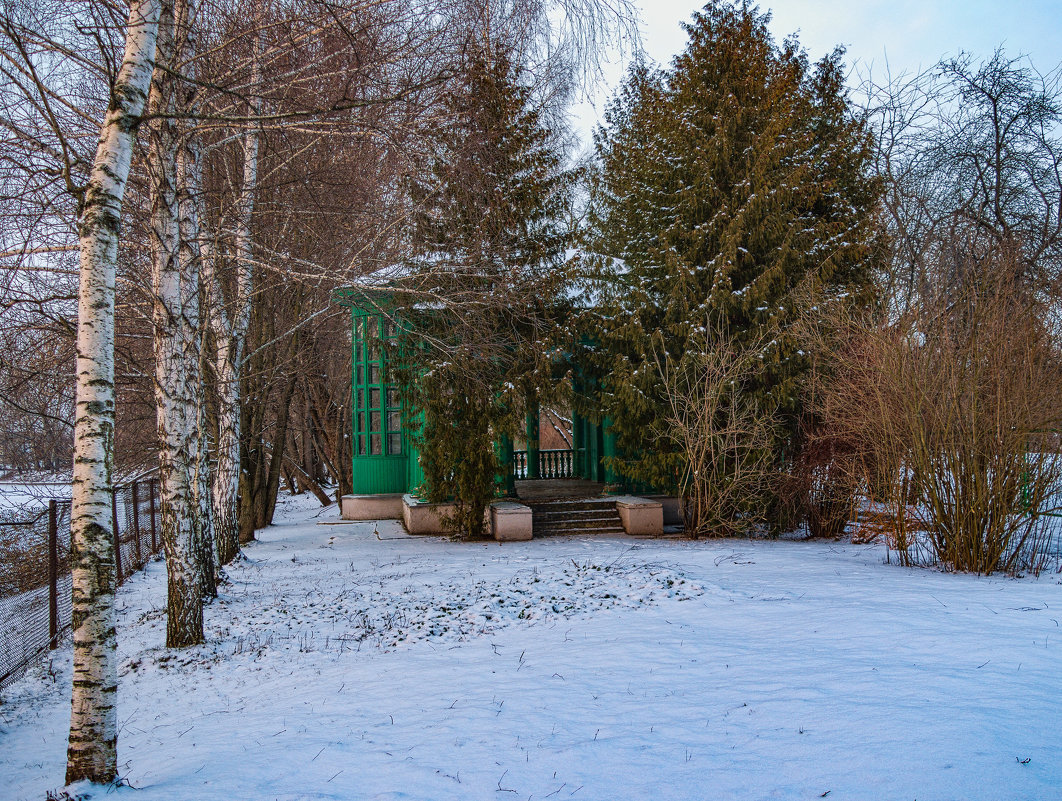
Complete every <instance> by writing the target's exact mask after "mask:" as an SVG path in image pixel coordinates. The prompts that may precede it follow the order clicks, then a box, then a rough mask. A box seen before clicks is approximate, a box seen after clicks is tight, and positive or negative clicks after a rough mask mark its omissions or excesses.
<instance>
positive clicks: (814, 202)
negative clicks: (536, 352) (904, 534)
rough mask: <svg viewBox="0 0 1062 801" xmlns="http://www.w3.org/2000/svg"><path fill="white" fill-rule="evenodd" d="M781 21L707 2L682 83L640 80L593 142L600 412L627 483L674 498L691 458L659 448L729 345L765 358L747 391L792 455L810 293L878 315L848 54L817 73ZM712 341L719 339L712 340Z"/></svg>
mask: <svg viewBox="0 0 1062 801" xmlns="http://www.w3.org/2000/svg"><path fill="white" fill-rule="evenodd" d="M768 22H769V15H767V14H760V13H758V12H757V11H756V10H755V9H749V8H748V7H747V6H744V5H733V4H731V3H729V2H712V3H709V5H707V6H706V7H705V9H704V11H703V12H701V13H698V14H696V15H695V17H694V20H693V22H692V23H690V24H688V25H687V26H686V29H687V32H688V33H689V43H688V45H687V47H686V50H685V51H684V52H683V53H682V54H681V55H679V56H678V57H677V58H676V59H675V61H674V63H673V65H672V67H671V68H670V69H669V70H666V71H662V70H650V69H648V68H646V67H645V66H642V65H636V66H635V68H634V69H633V70H632V71H631V73H630V75H629V77H628V80H627V83H626V85H625V87H624V88H623V89H622V90H621V92H620V93H619V95H618V96H617V98H616V99H615V101H614V102H613V104H612V106H611V108H610V109H609V110H608V113H607V114H606V118H605V123H604V125H603V126H602V128H601V129H599V131H598V133H597V135H596V137H595V139H596V145H597V155H598V170H597V174H596V178H595V185H594V195H593V202H592V217H591V240H592V243H593V245H592V249H593V250H595V251H596V252H597V253H598V254H600V255H602V256H604V257H606V258H605V261H604V267H603V269H605V270H606V272H607V273H608V277H609V279H610V280H609V286H610V287H611V291H609V292H608V293H606V298H605V300H604V302H603V303H602V304H600V305H599V306H598V308H597V309H596V310H595V313H594V315H593V316H592V320H591V322H592V324H593V326H594V327H595V329H596V330H595V331H594V333H593V334H592V338H593V339H594V340H596V341H598V342H599V344H600V348H597V349H595V356H594V360H595V362H596V368H597V372H598V380H599V381H600V382H601V386H602V392H601V400H602V402H603V406H604V408H603V412H604V413H605V414H606V415H607V416H608V417H610V418H611V421H612V431H613V432H614V433H615V434H616V436H617V445H618V448H619V451H620V453H625V454H627V455H628V458H626V459H624V460H621V462H620V464H618V465H617V467H618V468H619V469H620V471H621V472H622V473H624V474H625V475H626V476H627V477H628V478H629V479H632V480H634V481H637V482H642V483H646V484H650V485H653V486H655V487H657V488H659V489H662V490H669V491H676V490H677V489H678V486H677V485H678V482H679V479H680V476H681V475H682V470H683V466H684V465H683V463H684V460H685V457H684V454H682V453H681V452H679V451H678V450H677V449H673V450H669V449H668V448H666V447H648V448H647V447H645V441H646V437H647V436H651V435H652V432H653V431H660V430H662V429H661V426H662V425H664V420H665V418H666V409H667V404H666V402H665V396H664V391H665V390H664V386H663V381H662V379H661V375H660V371H659V370H658V369H657V368H656V365H657V363H658V362H659V360H660V359H661V358H663V357H664V356H665V355H666V357H667V359H668V360H669V363H671V364H672V365H673V366H676V365H677V368H678V369H680V370H681V369H683V364H684V362H683V360H684V359H685V360H687V361H688V360H689V359H691V358H694V357H697V356H698V355H699V354H704V353H705V352H708V351H709V350H710V344H711V339H712V337H713V336H715V335H717V333H718V332H720V331H722V332H725V334H726V336H727V337H729V338H731V339H732V340H733V341H734V343H735V346H738V347H741V348H745V347H747V346H748V345H750V344H751V343H760V342H762V343H764V344H763V346H762V348H761V350H760V351H759V357H758V358H759V359H761V360H762V369H760V370H757V371H755V372H754V373H753V374H752V376H751V377H750V378H749V379H748V380H747V382H746V385H745V386H743V387H742V388H741V389H742V391H743V392H744V393H746V394H747V395H748V396H751V397H753V398H755V400H756V402H757V403H758V404H759V406H760V408H761V409H762V410H763V411H764V413H765V414H771V415H776V416H777V418H776V419H778V420H779V421H780V425H779V426H778V431H777V434H776V437H775V445H774V448H775V451H776V457H777V461H778V463H779V464H783V463H784V461H785V459H786V458H787V457H788V456H789V455H790V452H791V451H792V449H793V448H794V447H795V444H796V443H795V432H796V429H797V425H796V423H797V419H798V416H799V412H800V379H801V376H802V374H803V373H804V372H805V371H806V369H807V367H808V365H807V363H806V359H805V357H804V355H803V353H802V351H801V349H800V343H798V342H796V341H794V338H793V336H792V334H791V333H790V326H791V324H792V322H793V320H794V315H795V313H796V311H797V309H796V301H795V299H794V298H795V296H796V293H795V292H794V290H796V289H797V288H798V287H803V288H805V294H807V293H812V294H814V293H819V294H821V293H828V294H834V295H836V294H840V293H845V292H847V293H850V294H852V295H857V296H860V297H862V298H865V297H866V296H867V293H868V285H869V274H870V271H869V267H870V262H871V259H872V258H873V256H874V253H875V244H874V243H875V233H874V231H875V228H874V220H873V208H874V204H875V201H876V197H877V186H876V183H875V181H874V179H873V178H872V177H871V173H870V169H869V167H870V156H871V141H870V138H869V136H868V134H867V133H866V130H865V128H864V126H863V124H862V122H861V121H860V120H859V119H858V118H857V117H856V116H855V115H854V114H853V112H852V109H851V108H850V106H849V104H848V102H847V99H846V97H845V93H844V88H843V82H842V75H841V55H842V53H841V51H836V52H834V53H833V54H831V55H830V56H828V57H826V58H825V59H823V60H822V61H820V62H819V63H818V64H817V65H815V66H814V67H811V66H810V65H809V63H808V60H807V57H806V55H805V54H804V52H803V51H802V50H801V49H800V48H799V46H798V44H797V42H796V41H795V40H794V39H787V40H786V41H785V42H783V43H782V44H781V45H780V46H779V45H777V44H776V43H775V41H774V40H773V38H772V37H771V35H770V33H769V31H768V28H767V24H768ZM713 332H715V333H713Z"/></svg>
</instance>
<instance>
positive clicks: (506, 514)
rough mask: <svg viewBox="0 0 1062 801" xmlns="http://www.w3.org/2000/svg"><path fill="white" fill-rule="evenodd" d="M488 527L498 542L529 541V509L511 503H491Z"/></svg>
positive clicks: (519, 504)
mask: <svg viewBox="0 0 1062 801" xmlns="http://www.w3.org/2000/svg"><path fill="white" fill-rule="evenodd" d="M490 527H491V529H492V530H493V532H494V539H496V540H497V541H498V542H525V541H527V540H529V539H531V507H530V506H524V505H523V504H521V503H513V502H511V501H498V502H496V503H493V504H491V507H490Z"/></svg>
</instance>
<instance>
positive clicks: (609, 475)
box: [601, 417, 620, 493]
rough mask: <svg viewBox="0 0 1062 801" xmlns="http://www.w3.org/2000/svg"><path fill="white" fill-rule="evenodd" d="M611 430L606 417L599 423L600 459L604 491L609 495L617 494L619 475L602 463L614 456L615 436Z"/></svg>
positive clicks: (609, 421)
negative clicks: (601, 434)
mask: <svg viewBox="0 0 1062 801" xmlns="http://www.w3.org/2000/svg"><path fill="white" fill-rule="evenodd" d="M611 428H612V421H611V420H610V419H609V418H607V417H606V418H605V419H604V420H602V421H601V430H602V432H603V436H602V448H601V458H602V465H603V467H604V479H605V484H606V486H605V491H606V492H609V493H619V492H620V485H619V474H618V473H617V472H616V471H615V470H614V469H613V468H612V467H611V466H609V465H608V463H607V462H605V461H604V460H606V459H608V458H610V457H615V456H616V435H615V434H613V433H612V432H611V431H610V429H611Z"/></svg>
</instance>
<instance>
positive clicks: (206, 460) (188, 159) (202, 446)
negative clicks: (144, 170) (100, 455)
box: [177, 45, 218, 598]
mask: <svg viewBox="0 0 1062 801" xmlns="http://www.w3.org/2000/svg"><path fill="white" fill-rule="evenodd" d="M188 50H189V51H191V50H192V46H191V45H189V47H188ZM201 169H202V164H201V161H200V154H199V144H198V141H197V140H196V138H195V137H194V136H191V135H189V132H186V133H185V136H183V137H182V139H181V143H180V150H179V151H178V155H177V175H178V180H179V184H178V189H177V197H178V203H177V210H178V215H179V217H180V226H179V230H180V245H179V247H178V251H177V254H178V256H177V258H178V262H179V263H180V270H181V275H182V277H183V280H184V281H186V282H187V285H188V286H189V288H190V287H191V286H195V288H196V294H195V298H194V299H189V300H190V302H191V306H192V308H190V309H189V310H188V312H187V313H186V314H185V318H186V319H187V320H188V321H189V325H190V326H191V332H190V333H191V334H192V336H193V338H194V340H195V342H196V346H195V349H196V355H197V362H196V371H195V378H196V381H195V385H194V387H193V389H194V392H195V412H194V414H195V425H194V430H195V432H196V443H197V448H196V452H195V457H194V460H193V461H192V465H191V468H192V492H193V496H194V499H195V500H194V509H193V516H194V524H195V536H196V549H197V551H198V553H199V562H200V567H201V569H200V577H201V579H202V585H201V589H202V593H203V596H204V597H208V598H216V597H217V594H218V589H217V581H216V577H215V567H216V565H217V558H216V554H215V552H214V527H213V517H214V515H213V510H212V508H211V497H210V486H211V472H210V449H209V443H208V439H207V434H206V432H207V415H206V383H205V381H204V372H203V366H204V361H205V358H206V357H205V353H206V348H205V345H206V334H207V329H208V326H206V325H202V324H201V320H202V317H203V315H202V312H203V307H204V303H203V301H204V297H203V291H202V289H203V287H202V282H201V277H202V275H201V270H200V266H201V265H202V263H203V261H202V249H201V238H200V220H201V215H200V211H199V206H200V203H201V201H202V197H203V190H202V186H203V181H202V173H201Z"/></svg>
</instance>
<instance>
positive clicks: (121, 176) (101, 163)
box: [66, 0, 160, 784]
mask: <svg viewBox="0 0 1062 801" xmlns="http://www.w3.org/2000/svg"><path fill="white" fill-rule="evenodd" d="M159 12H160V5H159V2H158V0H134V2H132V3H131V4H130V8H129V22H128V27H127V29H126V39H125V56H124V59H123V61H122V66H121V68H120V70H119V71H118V75H117V77H116V78H115V81H114V85H113V88H112V90H111V102H110V106H109V108H108V110H107V116H106V119H105V120H104V122H103V126H102V128H101V130H100V138H99V142H98V143H97V145H96V157H95V160H94V161H93V164H92V172H91V174H90V176H89V183H88V187H87V189H86V192H85V198H84V202H83V205H82V207H81V209H80V219H79V220H78V228H79V230H78V236H79V246H80V251H81V253H80V264H79V271H80V288H79V292H78V328H77V416H76V421H75V429H74V442H75V457H74V477H73V490H72V492H73V496H72V497H73V507H72V512H71V535H72V543H71V566H72V571H73V626H72V627H73V635H74V679H73V695H72V700H71V714H70V740H69V746H68V750H67V763H66V782H67V784H70V783H71V782H76V781H81V780H83V779H87V780H89V781H92V782H98V783H107V782H112V781H114V779H115V778H116V777H117V775H118V754H117V744H118V724H117V712H116V707H115V700H116V695H117V687H118V669H117V657H116V645H117V638H116V635H115V630H114V592H115V569H114V546H113V543H114V539H113V537H114V534H113V531H112V530H111V522H112V521H111V500H112V497H113V491H114V488H113V484H112V477H111V469H112V465H113V458H114V452H113V446H114V280H115V263H116V261H117V257H118V235H119V229H120V224H121V218H122V202H123V199H124V197H125V187H126V182H127V180H128V177H129V167H130V163H131V161H132V156H133V140H134V137H135V135H136V129H137V125H138V124H139V121H140V116H141V114H142V112H143V109H144V103H145V100H146V98H147V93H148V88H149V85H150V81H151V74H152V70H153V69H154V62H155V50H156V41H157V35H158V25H159Z"/></svg>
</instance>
